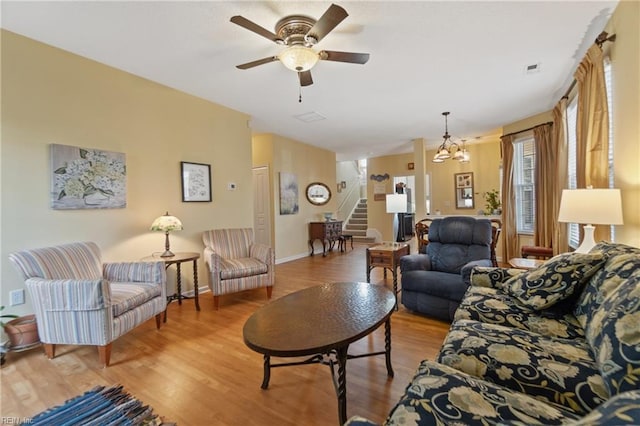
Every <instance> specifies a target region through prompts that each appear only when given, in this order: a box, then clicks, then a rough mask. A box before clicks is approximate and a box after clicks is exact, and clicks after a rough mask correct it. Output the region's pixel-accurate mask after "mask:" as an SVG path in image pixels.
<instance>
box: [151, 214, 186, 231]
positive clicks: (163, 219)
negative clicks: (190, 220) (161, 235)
mask: <svg viewBox="0 0 640 426" xmlns="http://www.w3.org/2000/svg"><path fill="white" fill-rule="evenodd" d="M151 230H152V231H162V232H172V231H182V222H180V219H178V218H177V217H175V216H171V215H169V212H167V213H165V214H164V215H163V216H160V217H158V218H156V220H154V221H153V223H152V224H151Z"/></svg>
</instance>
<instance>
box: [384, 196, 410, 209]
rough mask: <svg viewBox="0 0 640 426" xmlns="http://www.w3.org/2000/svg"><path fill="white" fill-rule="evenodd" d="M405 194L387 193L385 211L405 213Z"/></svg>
mask: <svg viewBox="0 0 640 426" xmlns="http://www.w3.org/2000/svg"><path fill="white" fill-rule="evenodd" d="M406 212H407V194H387V213H406Z"/></svg>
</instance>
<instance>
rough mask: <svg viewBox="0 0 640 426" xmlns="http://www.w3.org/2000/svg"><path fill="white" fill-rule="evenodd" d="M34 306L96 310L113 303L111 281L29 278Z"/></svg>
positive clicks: (48, 308) (28, 286) (44, 308)
mask: <svg viewBox="0 0 640 426" xmlns="http://www.w3.org/2000/svg"><path fill="white" fill-rule="evenodd" d="M25 285H26V286H27V289H28V290H29V294H30V295H31V297H32V298H33V299H34V306H38V307H40V308H41V309H42V310H43V311H94V310H100V309H106V308H107V307H108V306H109V305H110V304H111V290H110V288H109V282H108V281H107V280H105V279H102V278H98V279H93V280H47V279H44V278H29V279H28V280H26V281H25Z"/></svg>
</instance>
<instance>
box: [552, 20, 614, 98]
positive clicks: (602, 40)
mask: <svg viewBox="0 0 640 426" xmlns="http://www.w3.org/2000/svg"><path fill="white" fill-rule="evenodd" d="M607 41H610V42H614V41H616V35H615V34H611V35H609V33H607V32H606V31H603V32H601V33H600V34H599V35H598V37H596V40H595V41H594V43H595V44H597V45H598V46H599V47H600V48H602V45H603V44H604V43H605V42H607ZM576 83H577V81H576V79H575V78H574V79H573V81H572V82H571V85H570V86H569V88H568V89H567V91H566V92H564V95H563V96H562V98H560V99H565V98H566V99H569V94H570V93H571V91H572V90H573V88H574V87H576Z"/></svg>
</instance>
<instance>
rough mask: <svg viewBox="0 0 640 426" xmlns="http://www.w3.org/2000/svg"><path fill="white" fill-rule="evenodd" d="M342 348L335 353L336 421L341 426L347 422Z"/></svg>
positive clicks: (346, 347)
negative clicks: (336, 372) (336, 377)
mask: <svg viewBox="0 0 640 426" xmlns="http://www.w3.org/2000/svg"><path fill="white" fill-rule="evenodd" d="M348 349H349V346H348V345H347V346H344V347H342V348H339V349H338V350H337V351H336V355H337V359H338V388H337V389H336V391H337V393H338V421H339V422H340V424H341V425H343V424H345V422H346V421H347V351H348Z"/></svg>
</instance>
